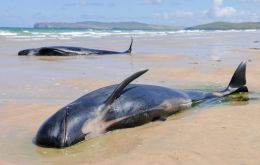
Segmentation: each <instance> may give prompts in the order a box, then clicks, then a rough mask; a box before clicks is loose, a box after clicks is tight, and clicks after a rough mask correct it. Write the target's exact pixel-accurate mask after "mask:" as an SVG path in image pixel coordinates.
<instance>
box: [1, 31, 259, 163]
mask: <svg viewBox="0 0 260 165" xmlns="http://www.w3.org/2000/svg"><path fill="white" fill-rule="evenodd" d="M237 35H238V34H226V35H225V36H224V35H223V36H221V35H217V36H213V38H211V39H208V38H205V39H204V38H202V39H200V40H201V42H199V43H201V44H207V45H204V47H203V46H199V45H197V44H196V43H193V42H192V41H193V40H191V41H190V40H189V39H190V38H189V37H184V38H182V39H178V38H177V39H176V38H175V37H174V36H164V37H162V38H163V39H164V40H160V41H161V42H162V44H160V45H157V43H158V40H159V37H158V38H157V37H152V38H149V37H143V38H138V39H136V40H137V41H136V44H135V45H137V46H136V49H135V53H134V54H133V55H132V56H107V57H76V58H57V57H56V58H50V57H48V58H44V57H17V56H16V54H15V53H16V51H14V50H13V52H11V53H7V52H8V51H5V50H9V49H11V48H6V47H8V46H6V45H9V46H10V47H14V45H15V44H17V43H16V41H5V42H6V44H5V47H3V46H2V47H0V52H1V50H3V51H2V52H5V53H2V54H1V55H0V58H2V60H1V62H0V63H1V64H0V75H1V81H0V86H1V93H0V96H1V100H0V131H1V134H0V146H1V147H0V164H7V165H9V164H10V165H13V164H15V165H17V164H19V165H20V164H21V165H25V164H26V165H30V164H32V165H35V164H37V165H41V164H51V165H56V164H57V165H58V164H63V165H70V164H104V165H105V164H111V165H112V164H113V165H114V164H140V165H141V164H142V165H143V164H180V165H181V164H183V165H187V164H192V165H195V164H199V165H203V164H205V165H207V164H228V165H230V164H235V165H237V164H241V165H243V164H245V165H247V164H250V165H251V164H255V165H257V164H259V162H260V158H259V156H258V155H260V131H259V130H260V104H259V92H260V86H259V82H260V67H259V66H260V61H259V60H260V59H259V57H260V53H259V51H258V50H252V49H247V48H245V47H248V48H250V47H252V45H250V44H248V45H243V46H241V45H240V44H237V43H236V44H233V46H232V47H231V46H230V45H232V43H230V42H231V41H236V42H237V39H238V38H240V37H241V36H237ZM247 35H248V36H247ZM254 36H255V35H251V34H242V37H243V40H244V39H245V38H248V40H250V41H251V40H252V41H254V40H256V39H254ZM82 40H84V39H82ZM89 40H91V39H89ZM92 40H95V41H96V40H97V39H92ZM100 40H101V39H100ZM110 40H115V41H119V40H120V41H121V40H125V41H127V39H121V38H116V37H115V38H113V37H112V38H111V37H108V38H104V40H102V42H103V46H105V44H104V43H106V42H107V43H109V41H110ZM72 41H73V40H72ZM72 41H66V43H65V44H69V43H70V42H71V43H74V42H72ZM145 41H147V42H148V43H146V42H145ZM241 42H242V41H241ZM79 43H84V42H79ZM89 43H91V41H89ZM115 43H116V42H115ZM172 43H174V45H175V48H172ZM227 43H229V44H230V45H229V46H225V45H228V44H227ZM248 43H249V41H248ZM34 44H35V45H37V44H38V45H40V44H43V41H37V42H36V43H34ZM214 44H216V45H218V44H219V45H220V46H219V47H217V48H215V47H213V46H212V45H214ZM221 44H222V45H221ZM18 45H19V46H20V47H25V46H26V44H25V43H22V44H18ZM150 45H152V47H153V49H152V50H151V49H150V48H149V47H150ZM101 46H102V45H101ZM101 46H100V47H101ZM142 47H144V48H142ZM196 47H199V48H200V47H203V48H204V49H205V50H204V49H201V50H199V51H198V52H201V55H198V56H195V55H196V54H197V53H198V52H196V50H195V48H196ZM170 48H172V49H170ZM218 48H219V49H221V50H222V51H223V52H224V55H223V56H217V55H218V53H219V50H218ZM114 49H122V46H121V45H119V46H118V47H114ZM165 49H167V50H168V49H170V50H168V51H167V52H163V51H161V52H160V50H165ZM182 49H188V50H190V51H191V52H189V53H187V50H183V52H182V51H180V50H182ZM216 50H217V51H216ZM151 52H153V53H151ZM154 52H159V53H158V54H157V53H154ZM208 52H211V53H210V56H208ZM192 54H194V56H192ZM211 55H212V56H211ZM212 57H214V58H212ZM242 59H247V60H249V59H250V61H251V62H249V63H248V70H247V73H248V74H247V78H248V79H247V80H248V87H249V89H250V91H251V93H250V94H249V98H250V100H249V101H235V100H233V101H230V102H226V103H222V104H217V105H209V106H207V105H206V106H204V105H203V106H199V107H197V108H194V109H191V110H186V111H183V112H181V113H179V114H177V115H174V116H172V117H170V118H169V119H168V120H167V121H165V122H154V123H150V124H147V125H144V126H141V127H136V128H131V129H124V130H118V131H114V132H111V133H107V134H106V135H103V136H100V137H97V138H94V139H91V140H89V141H85V142H82V143H79V144H77V145H75V146H72V147H69V148H66V149H60V150H59V149H46V148H42V147H38V146H36V145H34V143H33V138H34V136H35V133H36V131H37V129H38V128H39V126H40V125H41V124H42V122H43V121H44V120H45V119H46V118H47V117H49V116H50V115H51V114H53V113H54V112H56V111H57V110H58V109H59V108H60V107H62V106H64V105H65V104H67V103H69V102H71V101H73V100H74V99H76V98H78V97H79V96H81V95H82V94H85V93H87V92H89V91H92V90H94V89H97V88H99V87H103V86H105V85H110V84H112V83H118V82H120V81H121V80H122V79H123V78H124V77H126V76H127V75H129V74H130V73H133V72H134V71H137V70H140V69H142V68H149V69H150V71H149V72H148V73H147V74H145V75H144V76H143V77H141V78H139V79H138V80H137V81H136V82H137V83H147V84H156V85H162V86H168V87H174V88H181V89H187V88H196V89H199V88H201V89H214V90H217V89H219V87H225V86H226V85H227V84H228V82H229V80H230V77H231V75H232V74H233V72H234V69H235V68H236V66H237V65H238V64H239V62H240V61H241V60H242ZM215 88H217V89H215Z"/></svg>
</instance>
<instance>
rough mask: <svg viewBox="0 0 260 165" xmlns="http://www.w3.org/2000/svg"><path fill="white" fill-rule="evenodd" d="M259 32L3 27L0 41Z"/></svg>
mask: <svg viewBox="0 0 260 165" xmlns="http://www.w3.org/2000/svg"><path fill="white" fill-rule="evenodd" d="M256 31H259V30H254V29H253V30H251V29H250V30H227V31H222V30H215V31H205V30H177V31H158V30H155V31H152V30H93V29H56V28H53V29H52V28H40V29H39V28H18V27H2V28H0V40H1V39H11V40H46V39H61V40H69V39H73V38H78V37H96V38H99V37H106V36H115V35H120V36H125V37H129V36H135V37H145V36H167V35H172V34H175V35H177V36H178V35H180V36H182V35H200V36H201V35H203V34H212V33H227V32H229V33H230V32H231V33H243V32H247V33H248V32H256Z"/></svg>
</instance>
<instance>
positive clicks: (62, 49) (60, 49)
mask: <svg viewBox="0 0 260 165" xmlns="http://www.w3.org/2000/svg"><path fill="white" fill-rule="evenodd" d="M132 45H133V38H131V43H130V46H129V48H128V49H127V50H126V51H122V52H117V51H110V50H99V49H90V48H82V47H72V46H50V47H42V48H35V49H25V50H21V51H19V52H18V55H19V56H27V55H35V56H76V55H109V54H127V53H131V52H132Z"/></svg>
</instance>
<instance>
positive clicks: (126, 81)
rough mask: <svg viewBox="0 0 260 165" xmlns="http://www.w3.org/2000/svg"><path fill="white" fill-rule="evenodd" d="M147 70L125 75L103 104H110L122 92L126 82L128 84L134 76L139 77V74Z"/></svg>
mask: <svg viewBox="0 0 260 165" xmlns="http://www.w3.org/2000/svg"><path fill="white" fill-rule="evenodd" d="M147 71H148V69H146V70H142V71H139V72H136V73H134V74H132V75H131V76H129V77H127V78H126V79H125V80H124V81H122V82H121V83H120V84H119V85H117V87H116V89H115V90H114V91H113V93H112V94H111V95H110V96H109V97H108V99H107V100H106V102H105V105H110V104H112V103H113V102H114V101H115V99H117V98H118V97H119V96H120V95H121V94H122V92H123V90H124V88H125V87H126V86H127V85H128V84H130V83H131V82H132V81H133V80H135V79H136V78H138V77H140V76H141V75H143V74H144V73H145V72H147Z"/></svg>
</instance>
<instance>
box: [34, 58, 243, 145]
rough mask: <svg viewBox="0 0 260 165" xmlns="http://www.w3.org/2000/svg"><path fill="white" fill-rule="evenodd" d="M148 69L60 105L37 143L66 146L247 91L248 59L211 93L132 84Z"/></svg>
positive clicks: (44, 126) (40, 130)
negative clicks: (219, 88) (226, 84)
mask: <svg viewBox="0 0 260 165" xmlns="http://www.w3.org/2000/svg"><path fill="white" fill-rule="evenodd" d="M146 71H147V70H144V71H140V72H137V73H135V74H133V75H132V76H130V77H128V78H127V79H125V80H124V81H123V82H122V83H121V84H118V85H111V86H107V87H104V88H101V89H98V90H95V91H93V92H90V93H88V94H86V95H84V96H82V97H81V98H79V99H77V100H76V101H74V102H72V103H70V104H68V105H67V106H65V107H64V108H62V109H60V110H59V111H57V112H56V113H55V114H54V115H53V116H51V117H50V118H49V119H47V120H46V121H45V123H43V125H42V126H41V127H40V129H39V130H38V132H37V135H36V139H35V142H36V144H37V145H40V146H45V147H56V148H64V147H68V146H71V145H73V144H75V143H78V142H80V141H83V140H85V139H88V138H91V137H95V136H97V135H100V134H102V133H105V132H108V131H111V130H114V129H120V128H129V127H135V126H139V125H142V124H145V123H148V122H152V121H156V120H165V119H166V118H167V117H168V116H170V115H172V114H174V113H176V112H178V111H180V110H181V109H184V108H188V107H191V106H192V104H194V103H200V102H203V101H205V100H208V99H212V98H220V97H224V96H227V95H230V94H233V93H237V92H248V89H247V87H246V77H245V72H246V62H242V63H241V64H240V65H239V66H238V68H237V69H236V71H235V73H234V75H233V77H232V79H231V81H230V83H229V85H228V87H227V88H226V89H225V90H223V91H220V92H212V93H210V92H202V91H185V90H184V91H183V90H175V89H170V88H166V87H162V86H154V85H141V84H130V82H132V81H133V80H134V79H136V78H138V77H139V76H141V75H142V74H144V73H145V72H146Z"/></svg>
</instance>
